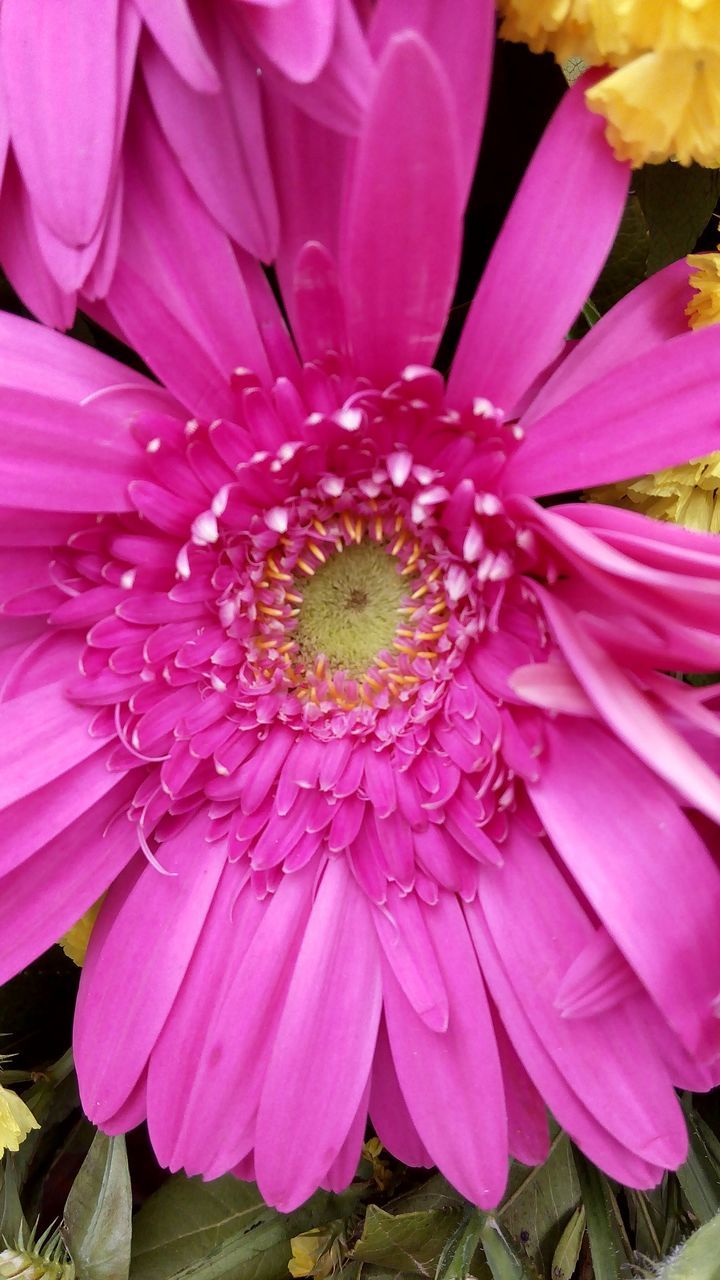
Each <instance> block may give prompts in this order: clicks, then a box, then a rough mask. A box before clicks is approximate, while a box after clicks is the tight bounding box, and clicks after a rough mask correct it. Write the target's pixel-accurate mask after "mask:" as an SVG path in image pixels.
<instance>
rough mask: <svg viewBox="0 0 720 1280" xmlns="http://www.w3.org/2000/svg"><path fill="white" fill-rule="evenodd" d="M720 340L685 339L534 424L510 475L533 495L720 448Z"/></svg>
mask: <svg viewBox="0 0 720 1280" xmlns="http://www.w3.org/2000/svg"><path fill="white" fill-rule="evenodd" d="M719 377H720V333H719V332H718V331H717V330H716V329H715V328H714V327H713V326H711V327H710V328H708V329H701V330H698V331H697V332H695V333H684V334H682V335H681V336H680V337H677V338H670V339H668V341H667V342H662V343H660V344H659V345H657V346H654V347H652V348H651V349H650V350H646V351H645V352H644V353H643V354H642V355H640V356H638V357H637V358H634V359H632V360H630V361H629V362H627V363H625V364H622V365H620V366H619V367H618V368H616V369H614V370H613V371H612V372H611V373H607V374H605V375H604V376H603V377H601V378H599V379H598V380H597V382H592V383H591V384H590V385H589V386H587V387H583V388H582V390H580V391H578V392H576V393H575V394H574V395H572V396H571V397H570V399H569V400H564V401H563V403H562V404H560V405H558V406H557V407H556V408H554V409H551V410H550V412H549V413H548V414H547V415H546V416H544V417H542V418H538V419H537V420H536V421H534V422H533V423H532V424H531V426H530V427H529V428H528V433H527V436H526V438H525V440H524V441H523V443H522V444H521V446H520V448H519V449H518V450H517V452H516V453H515V454H513V456H512V458H511V459H510V461H509V463H508V465H507V467H506V468H505V471H504V474H503V482H504V484H505V485H506V486H507V487H508V488H511V489H517V490H519V491H521V492H524V493H531V494H533V495H539V494H545V493H560V492H563V491H567V490H570V489H583V488H585V487H586V486H589V485H594V484H607V483H610V482H611V481H613V480H624V479H627V477H628V476H634V475H642V474H644V473H645V472H647V471H659V470H660V469H661V468H663V467H671V466H676V465H677V464H679V463H681V462H687V460H688V458H689V457H690V458H696V457H701V456H702V455H703V454H704V453H710V452H711V451H712V450H713V449H716V448H717V446H718V443H720V411H718V405H717V385H718V378H719Z"/></svg>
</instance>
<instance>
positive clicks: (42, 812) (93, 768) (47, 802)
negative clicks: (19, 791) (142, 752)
mask: <svg viewBox="0 0 720 1280" xmlns="http://www.w3.org/2000/svg"><path fill="white" fill-rule="evenodd" d="M3 714H4V708H3ZM106 764H107V752H106V751H98V752H96V753H95V754H94V755H92V756H90V757H88V759H87V760H83V761H82V762H81V763H79V764H77V765H74V766H73V767H72V768H70V769H68V770H67V772H66V773H63V774H61V775H60V777H58V778H55V779H53V780H52V781H49V782H47V783H46V784H45V785H44V786H42V787H40V788H39V789H38V790H37V791H34V792H33V793H32V794H31V795H28V796H25V797H24V798H22V799H20V800H16V801H15V802H14V803H13V804H11V805H9V806H8V807H7V808H5V809H2V810H0V842H1V844H0V849H1V852H0V875H7V873H8V872H9V871H12V870H13V869H14V868H15V867H17V866H19V865H20V863H21V862H24V861H25V859H26V858H29V857H30V856H31V854H33V853H35V852H36V850H37V849H40V848H42V846H43V845H44V844H47V842H48V841H49V840H53V839H54V838H55V837H56V836H58V835H60V833H61V832H62V831H64V830H65V829H66V827H69V826H71V825H72V823H73V822H75V821H76V820H77V819H78V818H80V817H81V816H82V814H83V813H85V811H86V809H89V808H91V807H92V805H94V804H95V802H96V801H97V800H100V799H102V797H103V796H104V795H105V794H106V793H107V792H108V791H111V790H112V788H113V787H114V786H116V785H117V781H118V777H117V774H113V773H110V771H109V770H108V768H107V767H106Z"/></svg>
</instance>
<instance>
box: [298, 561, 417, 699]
mask: <svg viewBox="0 0 720 1280" xmlns="http://www.w3.org/2000/svg"><path fill="white" fill-rule="evenodd" d="M401 569H402V565H401V564H400V562H399V561H398V560H397V558H396V557H395V556H393V555H391V554H390V553H389V552H388V550H387V549H386V547H385V546H382V545H380V546H378V545H377V543H373V542H370V541H366V542H361V543H359V544H357V545H354V546H350V547H344V548H343V550H342V551H338V552H337V553H336V554H335V555H333V556H332V557H331V558H330V559H329V560H328V561H327V562H326V563H325V564H323V565H321V566H320V567H319V568H318V569H317V570H316V571H315V573H314V574H313V576H312V577H311V578H304V579H303V580H302V584H301V585H300V584H298V587H299V590H301V591H302V605H301V606H300V616H299V617H298V625H297V630H296V632H295V639H296V641H297V644H298V647H299V649H300V652H301V654H302V657H303V661H304V662H305V664H306V665H308V666H310V665H312V664H314V663H315V661H316V659H317V658H318V656H319V655H320V654H323V655H324V656H325V658H326V659H327V661H328V663H329V664H330V666H331V668H333V669H334V670H336V671H346V672H348V674H350V675H352V676H359V675H361V674H362V673H363V672H364V671H366V670H367V668H368V667H370V666H372V664H373V662H374V661H375V659H376V658H377V656H378V654H380V653H382V652H383V651H384V650H386V649H389V648H390V647H391V646H392V643H393V640H394V639H395V633H396V631H397V627H398V624H399V621H400V615H399V613H398V610H399V609H400V606H401V605H402V602H403V600H404V598H405V595H406V592H407V587H408V584H407V579H404V578H403V577H401V574H400V571H401Z"/></svg>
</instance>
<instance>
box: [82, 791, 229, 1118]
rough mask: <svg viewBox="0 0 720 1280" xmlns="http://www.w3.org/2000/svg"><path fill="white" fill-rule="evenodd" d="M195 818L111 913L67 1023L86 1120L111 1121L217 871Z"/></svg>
mask: <svg viewBox="0 0 720 1280" xmlns="http://www.w3.org/2000/svg"><path fill="white" fill-rule="evenodd" d="M206 828H207V819H206V817H205V815H204V814H202V813H201V814H200V815H199V816H198V817H197V818H195V819H194V820H193V821H192V822H190V823H189V825H188V826H187V827H185V828H184V829H183V830H182V832H181V833H180V834H179V835H177V836H175V837H173V838H172V839H170V840H168V841H167V842H166V843H165V844H163V846H162V848H161V851H160V854H159V860H160V861H161V863H162V866H163V867H164V869H165V870H166V871H167V872H168V873H169V874H167V875H162V874H161V873H160V872H159V871H157V870H156V868H155V867H153V866H150V865H148V866H147V867H146V869H145V870H144V871H143V873H142V875H141V876H140V878H139V880H138V881H137V883H136V884H135V885H134V887H133V888H132V890H131V891H130V893H129V894H128V896H127V898H126V900H125V901H124V902H123V903H122V905H120V906H119V909H117V912H116V914H115V915H114V918H113V920H112V922H111V926H110V930H109V932H108V935H107V937H106V938H104V939H103V940H102V941H101V942H100V943H99V944H98V943H96V942H95V940H93V941H91V949H94V947H95V946H96V945H99V947H100V950H99V951H98V953H97V956H96V960H95V963H94V965H93V968H92V972H91V974H90V977H89V979H87V981H88V982H89V983H90V987H89V990H88V992H87V994H86V997H85V1001H86V1003H84V1004H83V1006H82V1008H81V1009H80V1010H79V1013H78V1017H77V1019H76V1023H75V1032H74V1049H75V1062H76V1064H77V1070H78V1080H79V1085H80V1093H81V1096H82V1099H83V1106H84V1108H85V1112H86V1114H87V1115H88V1116H89V1117H90V1118H93V1119H95V1120H96V1121H102V1120H104V1119H106V1118H108V1117H109V1116H112V1115H113V1114H114V1113H115V1112H116V1111H117V1109H118V1108H119V1107H120V1106H121V1105H122V1104H123V1102H124V1101H125V1100H126V1098H127V1097H128V1095H129V1094H130V1092H131V1090H132V1088H133V1086H134V1085H135V1084H136V1082H137V1080H138V1078H139V1076H140V1074H141V1072H142V1070H143V1068H144V1066H145V1063H146V1062H147V1059H148V1056H149V1054H150V1051H151V1050H152V1047H153V1045H154V1044H155V1041H156V1040H157V1038H158V1035H159V1033H160V1031H161V1029H162V1026H163V1023H164V1022H165V1019H166V1018H167V1016H168V1013H169V1012H170V1009H171V1007H172V1003H173V1000H174V999H175V996H176V995H177V992H178V989H179V987H180V985H181V983H182V980H183V977H184V975H185V972H186V970H187V967H188V964H189V962H190V957H191V956H192V953H193V950H194V948H195V945H196V942H197V939H198V936H199V935H200V932H201V930H202V926H203V922H204V920H205V916H206V914H207V911H208V908H209V906H210V903H211V902H212V898H213V894H214V892H215V889H216V886H217V883H218V879H219V877H220V873H221V871H222V868H223V865H224V863H225V850H224V849H223V848H222V846H221V845H218V844H208V843H207V842H206V841H205V832H206Z"/></svg>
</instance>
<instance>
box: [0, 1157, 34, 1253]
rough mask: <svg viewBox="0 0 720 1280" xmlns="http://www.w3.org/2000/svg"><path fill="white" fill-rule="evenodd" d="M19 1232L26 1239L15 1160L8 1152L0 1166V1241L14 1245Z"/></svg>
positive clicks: (26, 1229) (25, 1226)
mask: <svg viewBox="0 0 720 1280" xmlns="http://www.w3.org/2000/svg"><path fill="white" fill-rule="evenodd" d="M21 1232H22V1233H23V1234H24V1235H25V1237H26V1238H27V1235H28V1225H27V1222H26V1221H25V1215H24V1213H23V1211H22V1205H21V1204H20V1195H19V1192H18V1180H17V1174H16V1172H15V1159H14V1157H13V1156H12V1155H11V1154H10V1153H9V1152H8V1154H7V1155H6V1156H5V1159H4V1160H3V1161H2V1164H1V1165H0V1240H7V1241H8V1243H9V1244H14V1243H15V1242H16V1240H18V1239H19V1237H20V1234H21Z"/></svg>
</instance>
